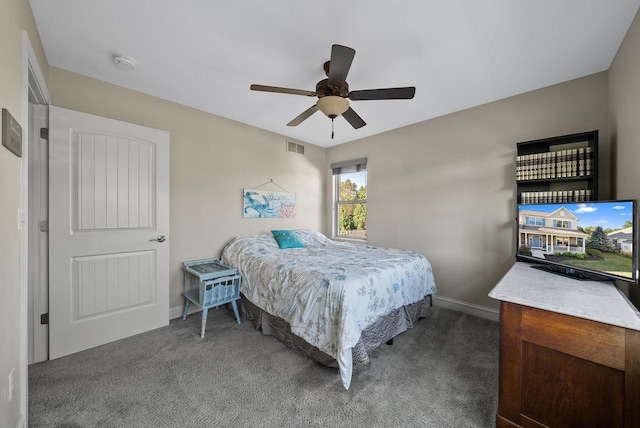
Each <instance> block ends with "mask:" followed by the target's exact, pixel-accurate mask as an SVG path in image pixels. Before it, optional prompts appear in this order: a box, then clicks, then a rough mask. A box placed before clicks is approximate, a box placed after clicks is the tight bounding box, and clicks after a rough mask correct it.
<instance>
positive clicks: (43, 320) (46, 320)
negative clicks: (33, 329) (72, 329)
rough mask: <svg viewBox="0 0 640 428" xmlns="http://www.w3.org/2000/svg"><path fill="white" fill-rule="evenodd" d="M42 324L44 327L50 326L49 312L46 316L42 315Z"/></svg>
mask: <svg viewBox="0 0 640 428" xmlns="http://www.w3.org/2000/svg"><path fill="white" fill-rule="evenodd" d="M40 324H42V325H44V324H49V312H47V313H46V314H42V315H40Z"/></svg>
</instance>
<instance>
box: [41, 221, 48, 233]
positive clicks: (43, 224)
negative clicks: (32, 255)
mask: <svg viewBox="0 0 640 428" xmlns="http://www.w3.org/2000/svg"><path fill="white" fill-rule="evenodd" d="M40 232H49V222H48V221H46V220H44V221H41V222H40Z"/></svg>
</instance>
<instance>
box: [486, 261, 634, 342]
mask: <svg viewBox="0 0 640 428" xmlns="http://www.w3.org/2000/svg"><path fill="white" fill-rule="evenodd" d="M531 266H532V265H531V264H529V263H524V262H516V263H515V264H514V265H513V267H512V268H511V269H510V270H509V271H508V272H507V273H506V274H505V276H504V277H502V279H501V280H500V281H499V282H498V284H496V286H495V287H493V290H491V292H490V293H489V297H492V298H494V299H497V300H501V301H504V302H510V303H517V304H520V305H524V306H530V307H532V308H538V309H544V310H547V311H553V312H558V313H561V314H565V315H571V316H574V317H579V318H584V319H588V320H591V321H597V322H602V323H607V324H612V325H616V326H619V327H626V328H630V329H633V330H640V313H638V311H637V310H636V308H635V307H634V306H633V305H632V304H631V303H630V302H629V301H628V300H627V299H626V297H625V296H624V295H623V294H622V293H621V292H620V291H618V289H617V288H616V287H615V286H614V285H613V283H612V282H608V281H579V280H576V279H572V278H567V277H564V276H561V275H556V274H553V273H549V272H544V271H541V270H538V269H533V268H532V267H531Z"/></svg>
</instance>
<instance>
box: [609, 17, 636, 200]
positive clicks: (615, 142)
mask: <svg viewBox="0 0 640 428" xmlns="http://www.w3.org/2000/svg"><path fill="white" fill-rule="evenodd" d="M609 113H610V115H609V117H610V124H609V126H610V128H611V142H612V152H613V158H614V159H613V160H614V162H615V165H616V168H615V169H614V170H613V174H612V180H613V185H612V191H613V196H615V197H616V198H620V199H622V198H634V199H640V168H639V163H640V13H639V14H638V15H637V16H636V18H635V20H634V21H633V23H632V24H631V28H630V29H629V32H628V33H627V35H626V37H625V39H624V41H623V43H622V45H621V46H620V49H619V50H618V53H617V55H616V57H615V59H614V61H613V64H612V65H611V69H610V70H609Z"/></svg>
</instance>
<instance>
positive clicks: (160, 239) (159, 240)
mask: <svg viewBox="0 0 640 428" xmlns="http://www.w3.org/2000/svg"><path fill="white" fill-rule="evenodd" d="M165 240H166V239H165V237H164V235H160V236H158V237H157V238H155V239H149V241H158V242H164V241H165Z"/></svg>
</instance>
